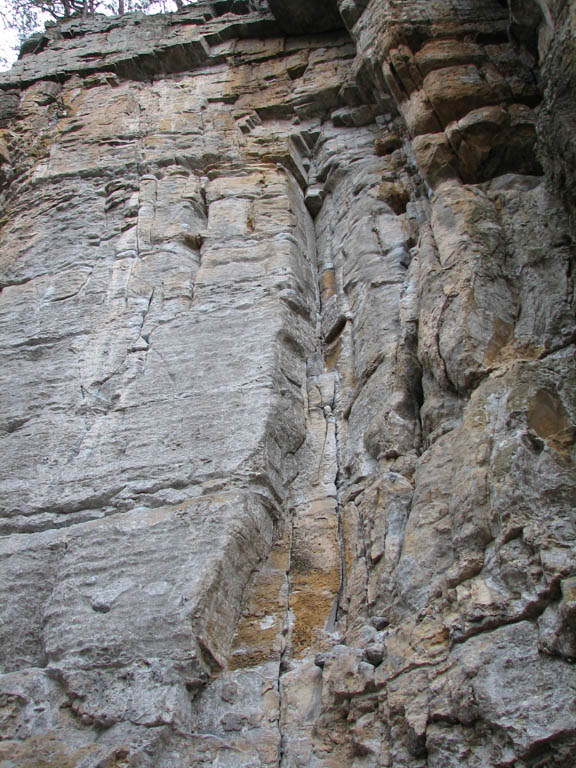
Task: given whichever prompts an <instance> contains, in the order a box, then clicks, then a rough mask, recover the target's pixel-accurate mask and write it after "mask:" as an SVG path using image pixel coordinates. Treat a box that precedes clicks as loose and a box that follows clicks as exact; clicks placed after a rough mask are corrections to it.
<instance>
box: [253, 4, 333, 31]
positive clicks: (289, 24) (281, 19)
mask: <svg viewBox="0 0 576 768" xmlns="http://www.w3.org/2000/svg"><path fill="white" fill-rule="evenodd" d="M268 5H269V6H270V10H271V11H272V13H273V14H274V16H275V17H276V19H277V20H278V23H279V24H280V26H281V28H282V30H283V31H284V32H286V33H287V34H306V33H308V32H310V33H315V32H330V31H332V30H335V29H341V28H342V27H343V26H344V23H343V21H342V18H341V16H340V14H339V13H338V6H337V3H336V0H315V1H314V2H310V1H309V0H268Z"/></svg>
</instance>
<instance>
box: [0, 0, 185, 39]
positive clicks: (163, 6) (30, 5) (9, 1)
mask: <svg viewBox="0 0 576 768" xmlns="http://www.w3.org/2000/svg"><path fill="white" fill-rule="evenodd" d="M188 2H196V0H188ZM183 4H184V3H183V0H103V1H101V0H1V1H0V22H1V26H2V27H4V29H5V30H10V31H14V32H16V34H17V36H18V39H19V40H20V42H22V41H23V40H24V39H25V38H26V37H28V36H29V35H31V34H33V33H34V32H37V31H38V30H40V29H42V28H43V27H44V24H45V23H46V22H47V21H56V22H58V21H63V20H65V19H70V18H73V17H88V16H94V15H95V14H97V13H102V14H105V15H123V14H124V13H130V12H131V11H142V12H144V13H160V12H162V11H171V10H174V9H175V8H182V6H183Z"/></svg>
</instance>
